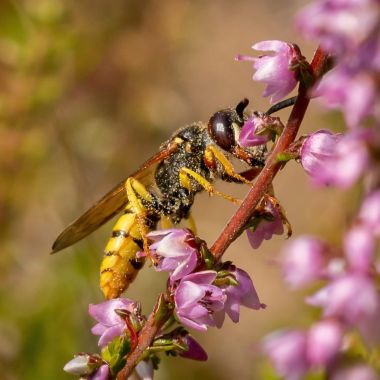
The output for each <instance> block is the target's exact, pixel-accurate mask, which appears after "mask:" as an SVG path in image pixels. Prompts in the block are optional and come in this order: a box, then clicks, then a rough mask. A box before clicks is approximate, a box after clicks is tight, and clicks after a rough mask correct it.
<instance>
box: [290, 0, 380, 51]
mask: <svg viewBox="0 0 380 380" xmlns="http://www.w3.org/2000/svg"><path fill="white" fill-rule="evenodd" d="M379 13H380V7H379V3H378V1H376V0H319V1H314V2H313V3H311V4H310V5H308V6H306V7H305V8H304V9H303V10H302V11H301V12H300V13H299V14H298V15H297V18H296V25H297V26H298V29H299V30H300V31H301V33H302V34H303V35H304V36H305V37H306V38H308V39H311V40H315V41H318V43H320V44H321V46H322V48H323V49H324V50H326V51H327V52H329V53H333V54H335V55H342V54H347V53H351V52H353V51H355V50H356V49H357V48H358V46H359V45H360V44H362V43H363V42H365V41H366V40H367V39H368V38H369V36H370V35H371V33H373V32H374V31H375V28H376V27H377V26H378V23H379V16H380V15H379Z"/></svg>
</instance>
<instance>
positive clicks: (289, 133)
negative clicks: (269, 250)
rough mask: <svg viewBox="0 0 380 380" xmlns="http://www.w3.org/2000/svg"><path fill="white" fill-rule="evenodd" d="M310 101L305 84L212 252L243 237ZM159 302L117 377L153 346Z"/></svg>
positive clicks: (320, 61) (319, 65)
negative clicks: (264, 161)
mask: <svg viewBox="0 0 380 380" xmlns="http://www.w3.org/2000/svg"><path fill="white" fill-rule="evenodd" d="M326 59H327V56H326V54H325V53H323V51H322V50H321V49H319V48H318V49H317V50H316V52H315V54H314V57H313V60H312V63H311V69H312V70H313V73H314V76H315V78H318V77H319V76H320V74H321V73H322V72H323V68H324V66H325V63H326ZM309 101H310V100H309V98H308V97H307V95H306V89H305V87H304V86H303V85H302V84H301V85H300V88H299V92H298V98H297V101H296V103H295V105H294V107H293V109H292V112H291V114H290V116H289V120H288V123H287V125H286V127H285V129H284V131H283V133H282V134H281V136H280V138H279V139H278V142H277V144H276V146H275V148H274V149H273V152H272V153H271V155H270V156H269V158H268V160H267V163H266V165H265V166H264V168H263V170H262V171H261V173H260V174H259V176H258V178H257V180H256V182H255V185H254V186H253V187H252V188H251V190H250V192H249V193H248V195H247V197H246V198H245V200H244V202H243V203H242V204H241V206H240V207H239V209H238V210H237V211H236V213H235V214H234V215H233V217H232V218H231V220H230V221H229V222H228V224H227V225H226V227H225V228H224V230H223V231H222V233H221V234H220V236H219V237H218V239H217V240H216V242H215V243H214V245H213V246H212V248H211V251H212V253H213V254H214V256H215V257H216V258H217V259H218V260H219V259H220V258H221V257H222V256H223V254H224V252H225V251H226V249H227V248H228V247H229V245H230V244H231V243H232V242H233V241H234V240H235V239H236V238H237V237H238V236H239V234H240V232H241V231H242V229H243V228H244V227H245V225H246V224H247V222H248V221H249V219H250V218H251V216H252V213H253V211H254V210H255V208H256V206H257V204H258V202H259V201H260V199H261V198H262V196H263V195H264V194H265V192H266V191H267V189H268V186H269V185H270V184H271V183H272V181H273V178H274V177H275V175H276V174H277V172H278V171H279V169H280V168H281V166H282V165H283V163H278V162H277V160H276V158H277V156H278V154H279V153H281V152H283V151H285V150H286V149H287V148H288V147H289V146H290V144H291V143H292V142H293V141H294V140H295V138H296V136H297V133H298V129H299V127H300V125H301V122H302V119H303V117H304V115H305V112H306V109H307V106H308V104H309ZM159 303H160V298H159V299H158V300H157V302H156V305H155V307H154V309H153V311H152V313H151V314H150V316H149V318H148V320H147V322H146V324H145V325H144V327H143V328H142V330H141V332H140V333H139V337H138V344H137V347H136V348H135V349H134V350H133V351H132V352H131V353H130V355H129V356H128V360H127V364H126V365H125V367H124V368H123V369H122V370H121V371H120V372H119V373H118V375H117V380H126V379H127V378H128V377H129V376H130V374H131V373H132V371H133V369H134V367H135V365H136V363H137V361H138V360H139V359H140V357H141V355H142V354H143V353H144V351H145V350H146V349H147V348H148V347H149V346H150V345H151V343H152V342H153V339H154V337H155V336H156V335H157V333H158V331H159V330H160V328H161V326H162V325H163V323H164V321H163V319H162V318H161V319H160V321H159V322H157V320H156V312H157V308H158V305H159Z"/></svg>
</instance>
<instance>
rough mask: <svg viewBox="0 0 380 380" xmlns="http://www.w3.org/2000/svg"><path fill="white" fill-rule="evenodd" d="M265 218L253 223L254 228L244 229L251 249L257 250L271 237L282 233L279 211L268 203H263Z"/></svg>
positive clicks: (259, 218) (282, 227)
mask: <svg viewBox="0 0 380 380" xmlns="http://www.w3.org/2000/svg"><path fill="white" fill-rule="evenodd" d="M264 209H265V212H266V213H267V214H268V215H267V216H262V217H261V216H260V217H258V218H257V220H256V221H255V222H256V223H255V226H254V227H250V228H247V229H246V232H247V236H248V240H249V242H250V244H251V246H252V248H254V249H256V248H259V247H260V245H261V243H262V242H263V241H264V240H269V239H271V238H272V236H273V235H282V234H283V233H284V226H283V221H282V218H281V215H280V212H279V210H278V209H277V208H276V207H275V206H274V205H273V204H272V203H271V202H270V201H266V203H265V207H264Z"/></svg>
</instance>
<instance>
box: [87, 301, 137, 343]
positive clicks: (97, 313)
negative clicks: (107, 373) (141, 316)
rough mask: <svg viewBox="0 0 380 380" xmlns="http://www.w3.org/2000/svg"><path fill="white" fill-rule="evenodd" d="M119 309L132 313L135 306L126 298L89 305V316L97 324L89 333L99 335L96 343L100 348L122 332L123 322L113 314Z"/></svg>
mask: <svg viewBox="0 0 380 380" xmlns="http://www.w3.org/2000/svg"><path fill="white" fill-rule="evenodd" d="M119 309H120V310H127V311H128V312H130V313H133V312H134V310H135V309H136V304H135V303H134V302H133V301H131V300H129V299H127V298H115V299H112V300H109V301H105V302H102V303H99V304H97V305H92V304H90V305H89V307H88V312H89V314H90V315H91V317H93V318H94V319H95V320H97V321H98V322H99V323H97V324H96V325H95V326H94V327H93V328H92V329H91V332H92V333H93V334H94V335H100V338H99V342H98V345H99V346H100V347H104V346H106V345H107V344H108V343H109V342H111V341H112V339H114V338H116V337H117V336H120V335H121V334H122V333H123V332H124V329H125V321H124V320H123V319H122V318H121V317H120V316H119V315H118V314H117V313H116V312H115V310H119Z"/></svg>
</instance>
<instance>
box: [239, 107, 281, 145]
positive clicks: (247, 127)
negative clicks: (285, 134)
mask: <svg viewBox="0 0 380 380" xmlns="http://www.w3.org/2000/svg"><path fill="white" fill-rule="evenodd" d="M283 129H284V125H283V124H282V122H281V121H280V119H279V118H278V117H273V116H270V115H267V114H265V113H261V112H255V113H254V114H253V115H252V116H251V117H250V118H249V119H248V120H246V122H245V123H244V125H243V127H242V129H241V131H240V135H239V144H240V145H241V146H243V147H246V148H247V147H251V146H258V145H264V144H266V143H267V142H268V141H271V140H273V139H274V137H275V136H276V135H279V134H281V132H282V130H283Z"/></svg>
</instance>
